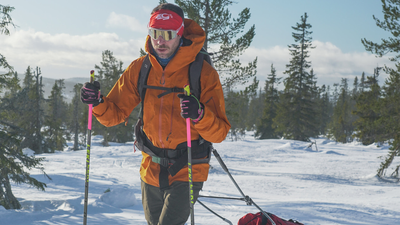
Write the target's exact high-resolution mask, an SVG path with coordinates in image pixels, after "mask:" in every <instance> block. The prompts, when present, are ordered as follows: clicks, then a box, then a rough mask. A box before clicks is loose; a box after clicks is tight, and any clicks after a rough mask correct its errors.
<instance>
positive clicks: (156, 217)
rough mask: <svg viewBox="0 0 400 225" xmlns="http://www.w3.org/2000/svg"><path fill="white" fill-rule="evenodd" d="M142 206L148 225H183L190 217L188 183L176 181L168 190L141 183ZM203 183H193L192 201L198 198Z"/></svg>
mask: <svg viewBox="0 0 400 225" xmlns="http://www.w3.org/2000/svg"><path fill="white" fill-rule="evenodd" d="M141 186H142V204H143V210H144V215H145V217H146V220H147V223H148V224H149V225H183V224H185V222H186V221H187V219H188V218H189V215H190V204H189V183H188V182H179V181H176V182H174V183H172V184H171V186H170V188H169V189H167V190H165V191H161V190H160V188H158V187H154V186H152V185H149V184H146V183H145V182H143V181H142V184H141ZM202 188H203V182H193V193H194V199H195V200H194V201H195V202H196V200H197V198H198V197H199V192H200V190H201V189H202Z"/></svg>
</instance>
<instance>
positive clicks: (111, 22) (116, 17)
mask: <svg viewBox="0 0 400 225" xmlns="http://www.w3.org/2000/svg"><path fill="white" fill-rule="evenodd" d="M106 26H107V27H117V28H125V29H129V30H132V31H135V32H141V33H146V31H147V26H146V25H143V24H141V23H140V21H139V20H137V19H136V18H134V17H131V16H127V15H123V14H117V13H115V12H112V13H111V14H110V15H109V16H108V19H107V23H106Z"/></svg>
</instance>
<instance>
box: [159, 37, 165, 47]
mask: <svg viewBox="0 0 400 225" xmlns="http://www.w3.org/2000/svg"><path fill="white" fill-rule="evenodd" d="M165 42H166V41H165V39H164V38H163V37H162V36H159V37H158V39H157V44H158V45H162V44H165Z"/></svg>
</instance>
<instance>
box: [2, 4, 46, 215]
mask: <svg viewBox="0 0 400 225" xmlns="http://www.w3.org/2000/svg"><path fill="white" fill-rule="evenodd" d="M13 9H14V8H13V7H10V6H3V5H0V18H1V19H0V34H6V35H9V34H10V33H9V30H8V26H9V25H12V26H15V25H14V24H13V23H12V19H11V16H10V15H9V13H10V12H11V11H12V10H13ZM0 69H6V70H8V72H7V73H6V74H0V92H1V93H2V92H3V91H4V89H5V88H11V89H13V90H11V89H8V90H7V91H8V92H7V94H6V95H5V96H4V97H3V98H2V99H1V100H0V205H1V206H3V207H4V208H6V209H20V208H21V204H20V203H19V202H18V199H17V198H16V197H15V196H14V194H13V192H12V186H11V183H14V184H21V183H26V184H29V185H31V186H33V187H36V188H38V189H40V190H44V188H45V187H46V184H45V183H42V182H39V181H37V180H36V179H35V178H33V177H31V176H30V174H29V173H28V172H27V171H29V170H30V169H33V168H36V169H40V170H42V171H43V168H41V161H42V160H43V158H36V157H35V156H29V155H26V154H24V153H23V151H22V148H21V146H20V142H21V138H23V136H24V134H25V133H26V132H25V131H24V129H22V128H20V127H18V126H16V125H15V124H13V123H14V122H15V121H16V119H17V116H16V111H14V110H13V109H14V107H13V105H12V104H11V103H12V102H14V101H13V100H16V99H18V98H15V95H17V94H18V91H19V90H20V89H19V85H18V82H17V83H15V81H16V80H15V78H16V79H17V81H18V77H17V74H16V73H13V68H12V66H10V65H9V64H8V63H7V61H6V59H5V57H4V56H3V55H1V54H0ZM12 75H14V77H13V78H10V76H12ZM13 98H14V99H13ZM10 106H11V107H10ZM43 172H44V171H43ZM45 175H46V174H45ZM46 176H47V175H46Z"/></svg>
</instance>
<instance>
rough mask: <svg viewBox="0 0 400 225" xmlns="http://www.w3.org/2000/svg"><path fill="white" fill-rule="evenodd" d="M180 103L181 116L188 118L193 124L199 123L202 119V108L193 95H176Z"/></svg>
mask: <svg viewBox="0 0 400 225" xmlns="http://www.w3.org/2000/svg"><path fill="white" fill-rule="evenodd" d="M178 97H179V98H180V101H181V116H182V117H183V118H185V119H186V118H190V119H192V120H193V122H194V123H197V122H199V121H200V120H201V119H202V118H203V114H204V113H203V112H204V110H203V109H204V106H203V104H201V103H200V102H199V100H197V98H196V97H195V96H193V95H189V96H187V95H184V94H178Z"/></svg>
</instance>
